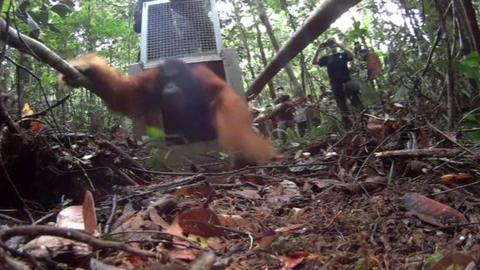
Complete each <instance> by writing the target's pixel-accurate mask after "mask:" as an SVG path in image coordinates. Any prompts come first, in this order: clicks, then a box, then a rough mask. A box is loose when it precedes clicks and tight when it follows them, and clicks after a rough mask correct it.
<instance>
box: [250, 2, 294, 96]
mask: <svg viewBox="0 0 480 270" xmlns="http://www.w3.org/2000/svg"><path fill="white" fill-rule="evenodd" d="M255 1H256V4H257V8H258V16H259V18H260V20H261V21H262V23H263V25H264V26H265V28H266V30H267V35H268V37H269V38H270V41H271V42H272V46H273V48H274V49H275V51H277V52H278V51H279V50H280V45H279V43H278V40H277V38H276V37H275V34H274V33H273V27H272V25H271V24H270V20H269V19H268V16H267V12H266V10H265V6H264V4H263V2H262V1H261V0H255ZM284 69H285V72H286V73H287V75H288V79H289V80H290V83H291V84H292V86H293V92H294V94H295V95H296V96H303V91H302V86H301V85H300V83H299V82H298V80H297V78H296V77H295V74H294V73H293V70H292V68H291V66H290V64H287V65H286V66H285V68H284Z"/></svg>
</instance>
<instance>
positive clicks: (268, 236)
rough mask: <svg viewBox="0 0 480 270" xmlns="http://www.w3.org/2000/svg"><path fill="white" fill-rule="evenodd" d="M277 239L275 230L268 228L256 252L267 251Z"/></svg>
mask: <svg viewBox="0 0 480 270" xmlns="http://www.w3.org/2000/svg"><path fill="white" fill-rule="evenodd" d="M277 238H278V235H277V233H276V232H275V231H274V230H272V229H270V228H266V229H265V230H264V231H263V236H262V238H261V239H260V242H259V243H258V244H257V246H256V247H255V248H254V250H264V249H267V248H268V247H270V246H271V245H272V243H273V242H275V240H277Z"/></svg>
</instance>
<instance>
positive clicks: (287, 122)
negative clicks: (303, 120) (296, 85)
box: [272, 94, 295, 142]
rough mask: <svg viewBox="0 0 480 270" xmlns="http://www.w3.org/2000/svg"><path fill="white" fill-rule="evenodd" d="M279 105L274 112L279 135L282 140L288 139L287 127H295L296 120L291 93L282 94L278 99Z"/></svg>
mask: <svg viewBox="0 0 480 270" xmlns="http://www.w3.org/2000/svg"><path fill="white" fill-rule="evenodd" d="M275 103H277V105H276V106H275V108H274V110H273V112H272V114H274V116H276V117H275V119H276V121H277V131H278V137H279V138H280V140H281V141H282V142H286V141H287V134H288V133H287V129H288V128H295V121H294V119H293V112H294V111H295V105H294V104H293V102H292V101H291V100H290V95H286V94H284V95H281V96H280V97H278V98H277V99H276V102H275Z"/></svg>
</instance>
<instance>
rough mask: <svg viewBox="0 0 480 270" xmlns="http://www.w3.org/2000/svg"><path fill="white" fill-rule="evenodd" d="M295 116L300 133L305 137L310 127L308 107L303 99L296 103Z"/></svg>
mask: <svg viewBox="0 0 480 270" xmlns="http://www.w3.org/2000/svg"><path fill="white" fill-rule="evenodd" d="M294 116H295V123H296V124H297V129H298V134H300V136H301V137H303V136H305V133H307V129H308V119H307V108H306V105H305V101H304V100H303V99H301V100H300V101H299V102H298V103H297V104H296V106H295V113H294Z"/></svg>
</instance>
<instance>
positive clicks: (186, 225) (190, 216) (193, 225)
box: [178, 208, 225, 237]
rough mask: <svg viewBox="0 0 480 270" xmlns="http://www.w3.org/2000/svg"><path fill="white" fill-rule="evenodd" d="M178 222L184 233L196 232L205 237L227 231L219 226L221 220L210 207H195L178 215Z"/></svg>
mask: <svg viewBox="0 0 480 270" xmlns="http://www.w3.org/2000/svg"><path fill="white" fill-rule="evenodd" d="M178 224H179V225H180V227H181V228H182V230H183V233H184V234H196V235H200V236H204V237H219V236H224V235H225V233H224V231H223V229H222V228H219V227H218V225H220V220H219V219H218V217H217V215H216V214H215V213H214V212H213V211H212V210H210V209H208V208H193V209H190V210H187V211H184V212H182V213H181V214H179V215H178Z"/></svg>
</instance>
